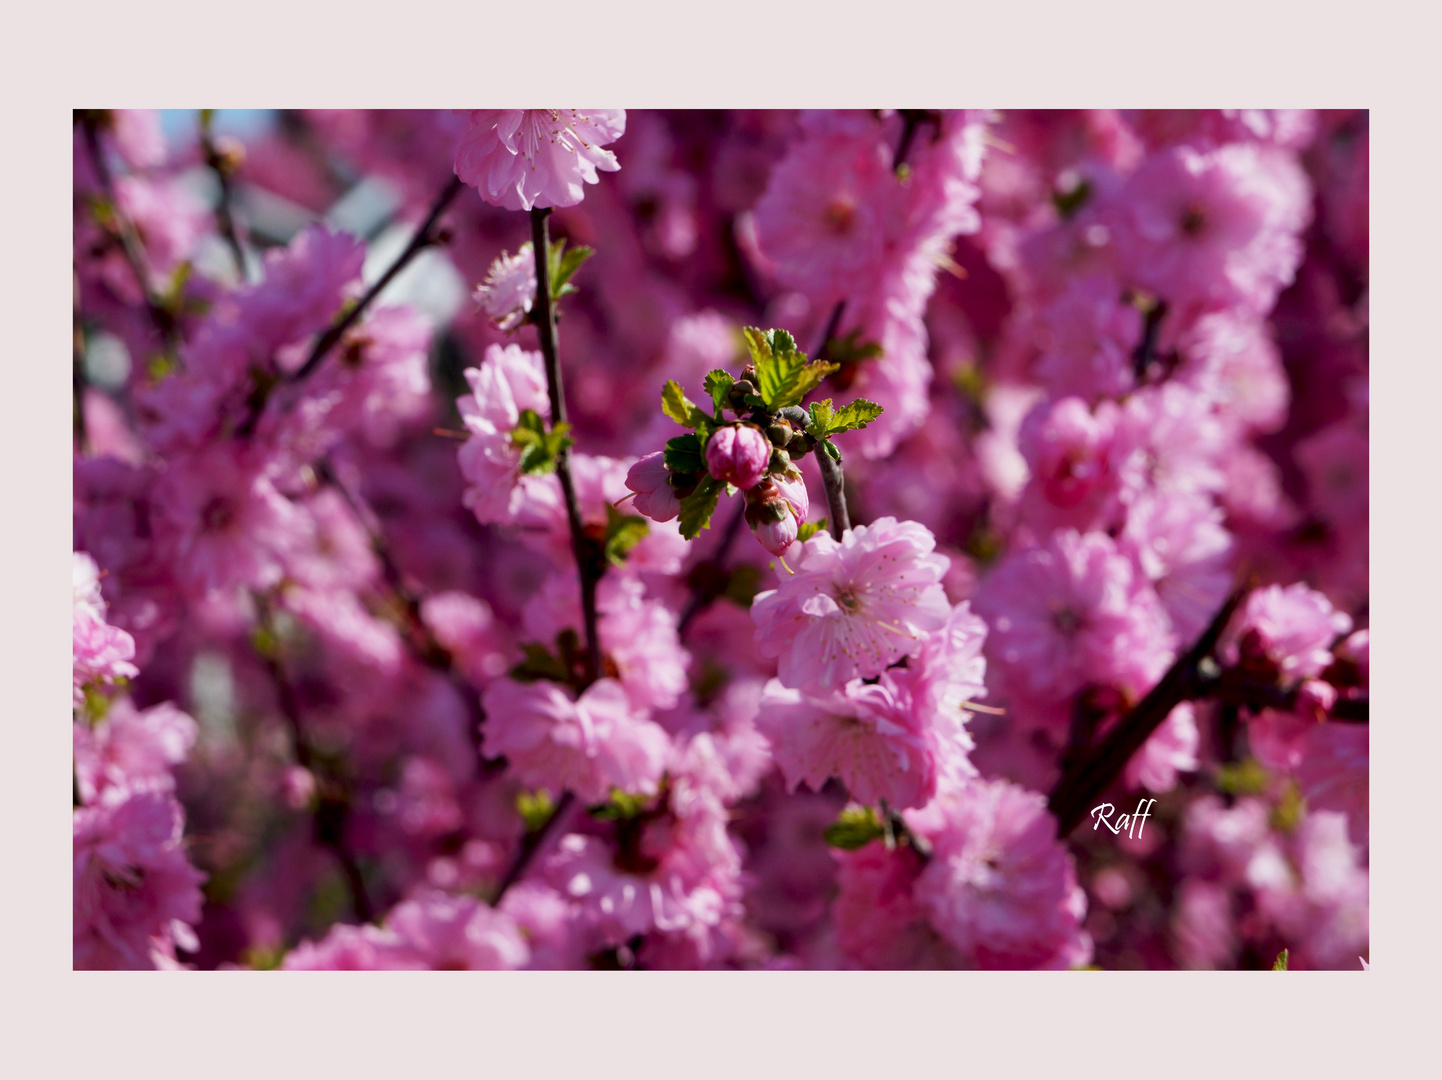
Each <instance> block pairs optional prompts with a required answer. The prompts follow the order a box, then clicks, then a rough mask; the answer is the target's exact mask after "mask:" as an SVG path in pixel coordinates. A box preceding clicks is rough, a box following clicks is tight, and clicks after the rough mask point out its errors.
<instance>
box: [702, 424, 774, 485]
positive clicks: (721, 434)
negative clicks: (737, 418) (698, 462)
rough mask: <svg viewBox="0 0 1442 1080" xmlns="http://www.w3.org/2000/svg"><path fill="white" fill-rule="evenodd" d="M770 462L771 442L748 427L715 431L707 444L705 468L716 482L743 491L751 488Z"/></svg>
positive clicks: (752, 426)
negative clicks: (734, 486)
mask: <svg viewBox="0 0 1442 1080" xmlns="http://www.w3.org/2000/svg"><path fill="white" fill-rule="evenodd" d="M770 462H771V441H770V440H769V439H768V438H767V437H766V436H765V435H764V434H762V432H761V429H760V428H758V427H755V426H754V425H751V424H727V425H726V426H725V427H719V428H717V429H716V430H715V431H714V432H713V433H712V435H711V438H710V439H708V440H707V442H706V468H707V470H708V471H709V472H710V473H711V475H712V476H714V477H715V478H716V479H717V480H720V481H722V482H723V483H727V484H735V485H736V486H737V487H739V488H741V489H742V490H743V491H744V490H745V489H746V488H749V487H754V486H755V485H756V484H757V483H758V482H759V481H760V480H761V478H762V477H763V476H765V475H766V468H767V466H768V465H769V464H770Z"/></svg>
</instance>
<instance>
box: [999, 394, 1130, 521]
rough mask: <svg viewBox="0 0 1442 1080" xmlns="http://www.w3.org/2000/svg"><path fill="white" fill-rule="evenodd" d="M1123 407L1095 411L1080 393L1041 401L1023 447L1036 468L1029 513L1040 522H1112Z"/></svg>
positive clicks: (1025, 427)
mask: <svg viewBox="0 0 1442 1080" xmlns="http://www.w3.org/2000/svg"><path fill="white" fill-rule="evenodd" d="M1116 422H1117V409H1116V407H1115V406H1114V405H1111V404H1110V403H1109V402H1103V403H1102V404H1101V405H1100V406H1098V407H1097V409H1096V412H1095V414H1093V412H1092V410H1090V409H1088V408H1087V406H1086V403H1085V402H1084V401H1082V400H1081V399H1080V398H1075V397H1067V398H1062V399H1060V400H1059V401H1052V402H1050V403H1048V404H1045V405H1038V406H1037V407H1036V408H1035V409H1033V410H1032V411H1031V412H1030V413H1028V414H1027V418H1026V419H1025V420H1024V421H1022V425H1021V431H1020V433H1019V435H1018V438H1017V446H1018V449H1020V450H1021V453H1022V456H1023V457H1024V458H1026V463H1027V466H1028V468H1029V469H1030V470H1031V485H1030V487H1029V488H1028V490H1027V492H1026V493H1025V494H1024V495H1023V505H1024V512H1025V513H1027V516H1028V517H1029V518H1031V519H1032V520H1033V521H1035V522H1036V524H1037V525H1038V526H1043V527H1044V526H1048V525H1050V526H1052V527H1063V526H1068V525H1069V526H1071V527H1073V528H1078V529H1086V528H1092V527H1096V526H1098V525H1103V524H1105V523H1107V522H1108V521H1109V520H1110V519H1111V518H1112V517H1113V516H1114V515H1115V513H1116V510H1117V480H1116V477H1115V475H1114V474H1113V472H1112V462H1111V460H1110V457H1111V449H1112V439H1113V433H1114V431H1115V428H1116Z"/></svg>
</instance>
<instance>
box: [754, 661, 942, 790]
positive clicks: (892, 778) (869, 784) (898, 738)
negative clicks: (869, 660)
mask: <svg viewBox="0 0 1442 1080" xmlns="http://www.w3.org/2000/svg"><path fill="white" fill-rule="evenodd" d="M756 726H757V729H758V730H759V731H760V732H761V733H762V734H763V735H765V736H766V737H767V738H768V739H770V740H771V750H772V753H773V755H775V758H776V764H777V765H779V766H780V768H781V771H782V773H783V774H784V775H785V777H786V781H787V785H788V787H789V788H790V789H792V790H794V789H795V788H796V785H797V784H798V783H800V782H802V781H804V782H805V783H806V784H807V785H808V786H809V787H810V788H811V789H812V790H813V791H820V790H821V787H822V785H823V784H824V783H825V782H826V781H827V780H828V779H829V778H831V777H833V776H834V777H837V778H839V779H840V780H841V782H842V783H843V784H845V785H846V790H847V791H848V792H849V793H850V794H851V797H852V798H853V799H855V800H856V801H858V802H861V803H865V804H867V805H871V806H875V805H877V804H879V803H880V802H882V801H883V800H885V801H886V802H888V803H890V804H891V805H892V806H895V807H898V808H900V807H908V806H921V805H923V804H924V803H925V802H927V801H928V800H929V799H930V798H931V797H932V795H934V794H935V793H936V778H937V755H936V753H935V750H934V748H933V747H932V746H931V745H930V744H929V740H928V738H927V734H928V732H927V727H928V724H927V718H926V715H925V714H924V713H922V712H921V711H920V710H919V709H916V708H915V707H914V705H913V702H912V700H911V696H910V695H909V694H907V693H905V692H904V691H901V692H898V690H897V688H896V687H895V686H894V685H892V684H891V683H889V682H886V681H883V682H882V683H880V684H877V685H875V686H867V685H863V684H861V683H859V682H857V683H852V684H850V685H848V686H847V687H846V690H845V691H844V692H841V691H833V692H832V693H830V694H827V695H824V696H817V697H812V696H809V695H803V694H802V693H800V692H799V691H796V690H789V689H787V688H786V687H784V686H782V685H781V684H780V683H779V682H777V681H776V680H774V679H773V680H772V681H771V682H770V683H769V684H767V687H766V694H765V696H764V697H763V698H762V699H761V708H760V711H759V712H758V713H757V716H756Z"/></svg>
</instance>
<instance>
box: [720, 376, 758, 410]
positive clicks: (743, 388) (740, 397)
mask: <svg viewBox="0 0 1442 1080" xmlns="http://www.w3.org/2000/svg"><path fill="white" fill-rule="evenodd" d="M755 393H756V384H755V383H753V382H752V381H751V380H750V379H738V380H737V381H736V382H734V383H732V384H731V390H730V393H729V395H728V396H727V402H728V404H730V406H731V408H732V409H733V410H735V411H736V412H745V411H746V410H747V409H748V408H750V406H748V405H747V404H746V395H747V394H755Z"/></svg>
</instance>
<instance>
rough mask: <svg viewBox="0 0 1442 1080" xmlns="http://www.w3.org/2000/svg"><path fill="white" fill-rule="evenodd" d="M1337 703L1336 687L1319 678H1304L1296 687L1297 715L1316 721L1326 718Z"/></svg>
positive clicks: (1319, 721)
mask: <svg viewBox="0 0 1442 1080" xmlns="http://www.w3.org/2000/svg"><path fill="white" fill-rule="evenodd" d="M1335 704H1337V688H1336V687H1334V686H1333V685H1332V684H1331V683H1325V682H1323V681H1322V680H1321V679H1304V680H1303V682H1302V685H1301V686H1299V687H1297V715H1298V716H1301V717H1304V718H1306V719H1308V720H1316V721H1317V722H1318V723H1321V722H1322V721H1324V720H1326V719H1327V717H1328V716H1329V715H1330V714H1331V712H1332V706H1333V705H1335Z"/></svg>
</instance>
